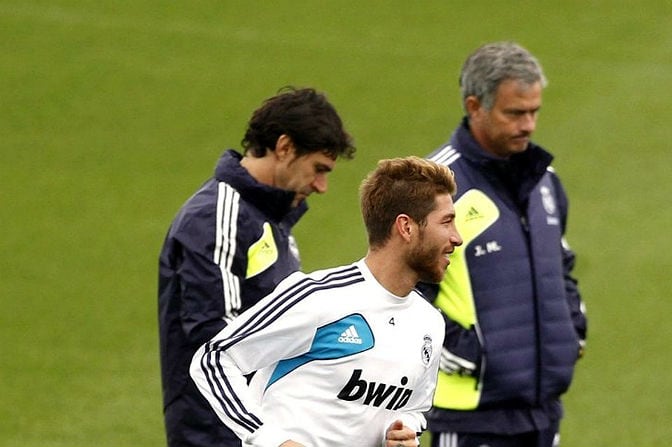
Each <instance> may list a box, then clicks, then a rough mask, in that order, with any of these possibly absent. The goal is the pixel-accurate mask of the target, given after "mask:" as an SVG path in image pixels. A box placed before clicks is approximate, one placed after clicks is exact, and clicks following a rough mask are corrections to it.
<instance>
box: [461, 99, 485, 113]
mask: <svg viewBox="0 0 672 447" xmlns="http://www.w3.org/2000/svg"><path fill="white" fill-rule="evenodd" d="M481 107H482V105H481V101H479V100H478V98H477V97H475V96H473V95H471V96H467V99H465V100H464V109H465V110H466V111H467V115H468V116H469V118H471V117H473V116H474V114H476V113H478V111H479V110H481Z"/></svg>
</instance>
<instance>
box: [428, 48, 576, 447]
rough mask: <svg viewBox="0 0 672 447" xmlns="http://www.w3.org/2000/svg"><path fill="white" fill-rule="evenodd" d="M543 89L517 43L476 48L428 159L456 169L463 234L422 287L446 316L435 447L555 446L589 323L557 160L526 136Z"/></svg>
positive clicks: (536, 68) (535, 65)
mask: <svg viewBox="0 0 672 447" xmlns="http://www.w3.org/2000/svg"><path fill="white" fill-rule="evenodd" d="M545 85H546V78H545V76H544V74H543V72H542V68H541V66H540V64H539V62H538V61H537V60H536V58H534V57H533V56H532V55H531V54H530V53H529V52H528V51H527V50H525V49H524V48H522V47H520V46H519V45H517V44H515V43H511V42H497V43H491V44H487V45H484V46H482V47H481V48H478V49H477V50H476V51H475V52H474V53H472V54H471V55H470V56H469V57H468V58H467V60H466V62H465V63H464V65H463V67H462V72H461V75H460V88H461V90H462V101H463V106H464V110H465V114H466V116H465V118H464V119H463V121H462V123H461V124H460V125H459V126H458V128H457V129H456V130H455V132H454V133H453V135H452V137H451V139H450V141H449V143H448V144H446V145H445V146H444V147H442V148H440V149H439V150H437V151H435V152H434V153H432V154H431V155H430V156H429V158H430V159H431V160H434V161H437V162H440V163H443V164H445V165H447V166H449V167H450V168H451V169H452V170H454V171H455V177H456V179H457V180H458V182H459V183H460V192H459V193H458V195H457V196H456V197H455V209H456V212H457V228H458V230H459V231H460V234H461V235H462V237H463V238H464V244H463V245H462V247H460V248H459V249H458V250H456V252H455V255H454V262H453V266H452V267H451V268H450V269H448V271H447V274H446V276H445V279H444V280H443V281H442V282H441V283H440V285H439V286H438V287H435V286H431V285H428V286H426V287H423V288H424V289H425V292H426V295H427V296H428V297H429V298H430V299H431V301H432V302H433V303H434V304H435V305H436V306H437V307H439V308H440V309H441V310H442V311H443V313H444V315H445V316H446V337H445V343H444V347H443V351H442V356H441V357H442V358H441V372H440V373H439V381H438V386H437V392H436V396H435V399H434V408H433V409H432V411H431V412H430V413H429V415H428V417H427V419H428V422H429V431H430V432H431V433H432V447H444V446H451V447H480V446H484V445H487V446H490V447H511V446H516V447H551V446H557V445H559V424H560V419H561V417H562V405H561V402H560V398H561V396H562V395H563V394H564V393H565V392H566V391H567V390H568V388H569V385H570V383H571V381H572V376H573V371H574V366H575V363H576V361H577V359H578V358H579V356H580V355H581V353H582V351H583V343H584V340H585V337H586V319H585V316H584V314H583V304H582V302H581V298H580V295H579V291H578V288H577V284H576V281H575V280H574V279H573V277H572V276H571V272H572V269H573V267H574V254H573V253H572V251H571V250H570V249H569V246H568V245H567V243H566V241H565V238H564V234H565V229H566V224H567V208H568V205H567V197H566V195H565V191H564V189H563V187H562V185H561V183H560V180H559V178H558V177H557V175H556V174H555V172H554V171H553V169H552V168H551V166H550V164H551V161H552V159H553V157H552V155H551V154H550V153H548V152H547V151H546V150H544V149H543V148H541V147H540V146H538V145H536V144H534V143H532V142H531V141H530V138H531V137H532V135H533V133H534V131H535V129H536V125H537V118H538V115H539V110H540V109H541V103H542V89H543V88H544V87H545Z"/></svg>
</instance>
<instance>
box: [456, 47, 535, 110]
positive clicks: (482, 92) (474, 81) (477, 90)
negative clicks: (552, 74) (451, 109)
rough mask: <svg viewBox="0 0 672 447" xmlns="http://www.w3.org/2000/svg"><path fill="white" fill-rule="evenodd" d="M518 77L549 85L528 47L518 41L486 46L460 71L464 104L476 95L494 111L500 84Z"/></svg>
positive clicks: (531, 82)
mask: <svg viewBox="0 0 672 447" xmlns="http://www.w3.org/2000/svg"><path fill="white" fill-rule="evenodd" d="M509 79H514V80H516V81H519V82H522V83H524V84H527V85H532V84H535V83H537V82H540V83H541V86H542V87H546V85H547V84H548V82H547V80H546V77H545V76H544V72H543V70H542V68H541V65H540V64H539V61H537V59H536V58H535V57H534V56H533V55H532V54H531V53H530V52H529V51H527V50H526V49H525V48H523V47H521V46H520V45H518V44H516V43H514V42H495V43H489V44H486V45H483V46H482V47H480V48H478V49H477V50H476V51H474V52H473V53H472V54H471V55H470V56H469V57H468V58H467V60H466V61H465V62H464V65H463V66H462V72H461V73H460V90H461V91H462V104H463V105H464V104H465V101H466V99H467V97H468V96H475V97H476V98H478V100H479V101H480V103H481V104H482V105H483V106H484V107H485V108H486V109H487V110H490V109H491V108H492V106H493V104H494V102H495V95H496V93H497V88H498V87H499V84H501V83H502V82H503V81H506V80H509Z"/></svg>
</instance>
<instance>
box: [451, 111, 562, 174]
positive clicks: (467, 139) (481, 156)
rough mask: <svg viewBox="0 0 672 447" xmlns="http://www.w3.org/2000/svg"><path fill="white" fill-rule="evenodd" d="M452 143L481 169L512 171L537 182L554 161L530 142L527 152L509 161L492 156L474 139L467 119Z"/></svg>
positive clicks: (455, 134)
mask: <svg viewBox="0 0 672 447" xmlns="http://www.w3.org/2000/svg"><path fill="white" fill-rule="evenodd" d="M450 143H451V146H452V147H453V148H455V149H457V150H458V151H459V152H460V153H461V154H462V156H463V157H465V158H466V159H468V160H469V161H471V162H472V163H476V164H478V165H479V166H480V167H481V168H484V169H486V170H489V171H493V172H498V171H501V170H509V169H512V170H514V171H517V172H519V173H521V174H522V173H524V174H526V175H525V176H526V177H529V176H531V177H533V178H536V179H537V180H539V179H540V178H541V177H542V176H543V175H544V173H545V172H546V168H548V167H549V166H550V165H551V162H552V161H553V155H551V154H550V153H549V152H547V151H546V150H545V149H544V148H542V147H541V146H538V145H537V144H535V143H533V142H530V144H529V147H528V148H527V150H526V151H525V152H521V153H519V154H515V155H513V156H512V157H511V158H509V159H503V158H500V157H497V156H495V155H492V154H490V153H489V152H487V151H486V150H485V149H483V148H482V147H481V145H480V144H478V142H477V141H476V140H475V139H474V137H473V135H472V134H471V131H470V130H469V121H468V120H467V118H466V117H464V118H463V119H462V123H461V125H460V126H459V127H458V128H457V130H455V133H453V136H452V137H451V139H450ZM535 183H536V182H535Z"/></svg>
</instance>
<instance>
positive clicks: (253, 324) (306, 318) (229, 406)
mask: <svg viewBox="0 0 672 447" xmlns="http://www.w3.org/2000/svg"><path fill="white" fill-rule="evenodd" d="M295 275H296V274H295ZM292 276H294V275H292ZM292 276H290V277H289V278H287V279H286V280H285V281H287V280H289V279H290V278H292ZM291 283H292V282H291V281H289V284H287V283H284V286H288V285H291ZM281 285H283V283H281ZM284 286H283V287H278V289H276V291H275V292H274V293H273V294H271V295H269V296H268V297H266V298H264V299H263V300H261V301H260V302H259V303H257V305H255V306H254V307H252V308H250V309H249V310H247V311H246V312H244V313H243V314H241V315H240V316H239V317H237V318H236V319H234V320H233V321H232V322H231V323H230V324H229V325H228V326H227V327H226V328H224V329H223V330H222V331H221V332H220V333H219V334H217V335H216V336H215V337H214V338H213V339H212V340H210V342H208V343H205V344H204V345H203V346H201V347H200V348H199V349H198V351H197V352H196V354H195V355H194V357H193V359H192V362H191V367H190V374H191V377H192V379H193V380H194V383H195V384H196V386H197V387H198V389H199V390H200V392H201V393H202V394H203V395H204V396H205V398H206V399H207V400H208V402H209V403H210V405H211V406H212V408H213V409H214V410H215V412H216V413H217V415H218V416H219V418H220V419H221V420H222V421H223V422H224V423H225V424H226V425H227V426H228V427H229V428H230V429H231V430H233V432H234V433H236V435H237V436H238V437H239V438H240V439H242V440H243V441H244V442H245V444H244V445H246V446H248V445H249V446H255V447H267V446H268V447H277V446H279V445H280V444H282V443H283V442H284V441H287V440H288V439H290V437H289V436H288V435H287V434H286V433H285V432H284V431H283V430H282V427H271V426H269V424H267V423H265V421H264V417H263V412H262V411H261V396H258V395H257V394H256V393H255V392H253V390H252V389H250V388H249V387H248V384H247V378H246V377H245V376H246V375H247V374H249V373H251V372H253V371H257V370H259V369H262V368H266V367H272V366H273V365H274V364H276V363H278V362H279V361H280V360H283V359H286V358H292V357H295V356H297V355H300V354H301V353H303V352H305V351H306V350H308V349H309V348H310V345H311V342H312V338H313V336H314V334H315V325H314V323H313V318H312V317H311V315H310V314H311V312H307V311H306V310H305V309H304V306H301V304H299V305H296V306H293V305H290V304H291V300H287V299H283V298H282V297H281V295H282V292H283V290H285V287H284Z"/></svg>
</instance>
